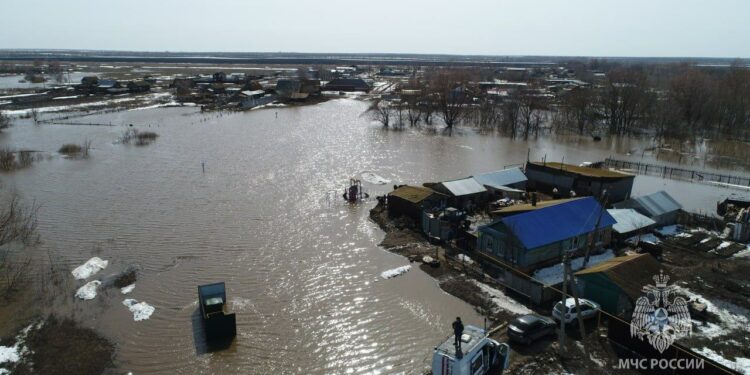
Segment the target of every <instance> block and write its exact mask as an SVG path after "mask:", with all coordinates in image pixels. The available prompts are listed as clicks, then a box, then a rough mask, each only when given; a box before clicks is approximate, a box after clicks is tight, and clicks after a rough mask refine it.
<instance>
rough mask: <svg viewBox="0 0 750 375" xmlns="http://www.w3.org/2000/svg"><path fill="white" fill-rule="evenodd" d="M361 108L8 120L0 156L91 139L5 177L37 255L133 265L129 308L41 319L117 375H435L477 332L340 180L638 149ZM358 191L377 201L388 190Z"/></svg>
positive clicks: (701, 202)
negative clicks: (34, 229) (82, 156)
mask: <svg viewBox="0 0 750 375" xmlns="http://www.w3.org/2000/svg"><path fill="white" fill-rule="evenodd" d="M366 107H367V104H366V103H364V102H361V101H357V100H350V99H339V100H334V101H330V102H326V103H323V104H319V105H315V106H306V107H295V108H271V109H263V110H256V111H252V112H246V113H236V114H216V113H211V114H201V113H200V112H199V111H197V110H196V109H195V108H161V109H148V110H135V111H126V112H117V113H112V114H107V115H92V116H87V117H86V118H87V122H92V123H95V122H102V123H110V122H111V123H113V124H121V126H114V127H96V126H69V125H43V126H34V125H31V124H27V123H20V124H18V125H17V126H15V127H13V128H11V129H9V130H8V131H6V132H4V133H3V134H2V135H0V145H2V146H5V145H12V146H13V147H14V148H25V149H32V150H38V151H46V152H49V153H51V154H52V155H56V154H55V151H56V150H57V149H58V148H59V147H60V146H61V145H62V144H64V143H71V142H73V143H81V142H83V140H84V139H89V140H91V141H92V145H93V147H94V150H93V151H92V156H91V158H89V159H86V160H69V159H64V158H61V157H59V156H54V157H52V158H50V159H47V160H41V161H39V162H37V163H35V164H34V165H33V166H32V167H30V168H28V169H24V170H20V171H17V172H14V173H13V174H5V175H2V176H1V177H0V178H2V183H3V185H4V188H6V189H15V190H17V191H19V192H21V194H22V195H23V197H24V198H25V199H27V200H32V199H33V200H35V201H36V202H38V203H39V204H41V207H42V208H41V210H40V212H39V219H40V223H39V231H40V234H41V238H42V241H43V243H42V245H41V246H40V248H39V249H38V251H40V252H42V253H45V252H50V253H52V254H53V259H57V260H58V261H59V262H61V263H63V264H65V265H66V266H67V267H68V268H69V269H71V270H72V269H73V268H74V267H75V266H77V265H79V264H82V263H83V262H85V261H86V260H87V259H89V258H90V257H92V256H94V255H96V256H99V257H101V258H103V259H107V260H109V261H110V266H109V267H108V268H107V269H106V270H104V271H102V272H100V274H99V275H109V274H111V273H114V272H117V271H118V270H122V269H125V268H126V267H128V266H131V265H135V266H137V267H139V268H140V273H139V278H138V281H137V282H136V287H135V290H134V291H133V292H132V293H130V294H128V295H127V296H124V295H121V294H120V292H119V291H118V290H116V289H105V290H103V291H100V293H99V295H98V296H97V297H96V298H95V299H94V300H91V301H80V300H75V299H74V297H73V295H74V293H75V288H76V287H78V286H79V284H80V285H82V284H83V282H78V283H76V284H75V286H74V287H71V289H70V290H68V291H65V292H66V293H68V294H69V298H68V299H66V301H67V302H66V303H65V304H64V306H56V307H54V308H53V309H57V310H59V311H64V312H65V313H69V314H75V316H76V318H77V319H79V320H82V321H84V324H86V325H88V326H91V327H94V328H96V329H98V330H100V331H101V332H102V333H103V334H104V335H106V336H107V337H109V338H110V339H112V340H113V341H114V342H115V343H116V344H117V348H118V353H117V365H118V366H119V368H120V369H121V370H123V371H125V372H127V371H132V372H133V373H134V374H138V375H140V374H156V373H174V374H212V373H249V374H265V373H278V374H285V373H288V374H292V373H306V374H326V373H356V374H366V373H371V374H377V373H409V374H412V373H421V372H422V371H423V370H424V369H425V368H427V367H428V366H429V359H430V356H431V351H432V348H433V347H435V346H436V345H438V344H439V343H440V341H441V340H442V339H443V338H444V337H445V336H446V335H448V333H449V331H450V323H451V321H452V320H453V319H454V318H455V317H456V316H461V317H462V318H463V320H464V321H466V322H468V323H470V324H477V325H481V324H482V318H481V317H480V316H479V315H478V314H477V313H475V312H474V310H473V308H472V307H471V306H469V305H467V304H466V303H464V302H462V301H460V300H458V299H456V298H454V297H452V296H450V295H448V294H446V293H444V292H442V291H441V290H440V289H439V287H438V286H437V284H436V282H435V281H434V280H433V279H431V278H430V277H429V276H427V275H426V274H424V273H423V272H422V271H420V270H419V269H418V268H416V267H414V268H412V270H411V271H409V272H407V273H406V274H404V275H402V276H399V277H396V278H393V279H389V280H384V279H382V278H381V277H380V273H381V272H383V271H385V270H389V269H392V268H396V267H399V266H403V265H405V264H407V263H408V261H407V260H406V259H405V258H403V257H400V256H397V255H394V254H391V253H388V252H386V251H384V250H382V249H380V248H379V247H378V246H377V244H378V243H379V242H380V241H381V240H382V237H383V233H382V231H381V230H380V229H379V228H378V227H377V226H376V225H375V224H374V223H372V222H371V221H370V220H369V219H368V211H369V209H370V208H371V207H372V206H374V204H375V203H374V202H373V201H370V202H366V203H363V204H358V205H349V204H344V203H342V202H341V199H340V195H341V193H342V191H343V187H344V186H345V184H347V183H348V179H349V178H351V177H361V176H362V174H364V175H365V176H366V177H368V180H371V181H379V180H382V179H387V180H390V181H392V182H393V183H421V182H424V181H439V180H442V179H448V178H457V177H463V176H467V175H471V174H475V173H478V172H485V171H490V170H493V169H498V168H502V167H504V166H507V165H511V164H517V163H522V162H523V161H524V160H526V157H527V152H530V153H531V158H532V159H539V158H541V157H543V156H544V155H545V154H546V155H547V160H560V159H562V157H565V161H569V162H573V163H580V162H583V161H593V160H600V159H602V158H603V157H606V156H609V155H617V154H623V153H625V152H627V151H628V150H632V149H633V148H638V147H642V146H643V141H638V140H621V141H618V142H598V143H594V142H591V141H589V140H587V139H577V140H568V141H566V142H563V143H561V142H557V141H554V140H551V139H539V140H534V141H529V142H521V141H510V140H508V139H507V138H503V137H497V136H486V135H478V134H475V133H474V132H473V131H471V130H462V131H455V132H454V133H453V134H452V135H451V136H447V135H445V134H443V133H442V132H441V131H437V132H429V131H426V130H405V131H389V130H384V129H382V128H381V127H380V126H378V125H377V124H372V123H370V122H369V121H368V120H367V119H366V118H365V117H364V116H362V112H363V111H364V110H365V109H366ZM89 120H90V121H89ZM97 120H102V121H97ZM131 123H132V124H134V125H135V126H136V127H138V128H139V129H142V130H143V129H148V128H149V127H150V129H149V130H152V131H155V132H157V133H158V134H159V135H160V137H159V138H158V139H157V141H156V142H155V143H153V144H151V145H148V146H144V147H139V146H131V145H122V144H116V143H115V142H114V141H115V140H116V139H117V138H118V136H119V135H120V134H121V133H122V132H123V130H124V129H125V127H124V126H122V125H124V124H131ZM529 150H530V151H529ZM204 166H205V171H204V170H203V167H204ZM373 176H376V177H375V178H373ZM636 181H637V183H636V189H635V190H636V192H642V193H645V192H651V191H654V190H658V189H661V188H665V187H666V188H669V191H670V193H674V192H675V191H673V190H678V191H679V194H675V195H676V197H677V198H678V199H688V198H689V202H690V203H689V204H686V206H688V207H689V208H696V209H699V208H701V207H704V208H705V209H708V208H710V207H712V206H713V204H714V201H715V195H716V194H717V190H718V191H719V193H723V191H724V190H725V189H717V188H713V187H708V186H704V185H696V184H687V183H682V182H678V181H667V182H665V181H663V180H660V179H656V178H642V177H640V176H639V177H637V178H636ZM641 181H643V182H641ZM664 184H667V185H664ZM365 185H366V188H367V190H368V191H369V192H370V194H371V195H376V194H382V193H384V192H386V191H388V190H389V189H390V188H391V186H390V185H389V184H385V185H373V184H370V183H365ZM683 203H687V202H683ZM99 275H97V276H99ZM217 281H224V282H226V284H227V289H228V290H227V293H228V299H229V302H230V307H231V309H232V310H233V311H235V312H236V313H237V321H238V327H237V329H238V336H237V338H236V340H235V342H234V344H233V345H232V346H231V347H229V348H228V349H226V350H223V351H215V352H210V351H208V350H207V348H206V346H205V345H204V344H203V340H202V336H201V333H200V329H199V322H198V320H197V308H198V307H197V304H196V299H197V286H198V285H199V284H204V283H211V282H217ZM126 297H127V298H134V299H136V300H138V301H145V302H147V303H149V304H150V305H153V306H154V307H155V308H156V310H155V312H154V314H153V315H152V316H151V317H150V319H148V320H145V321H139V322H135V321H134V320H133V315H132V313H131V312H130V311H128V309H127V308H126V307H125V306H124V305H123V304H122V301H123V300H124V299H125V298H126Z"/></svg>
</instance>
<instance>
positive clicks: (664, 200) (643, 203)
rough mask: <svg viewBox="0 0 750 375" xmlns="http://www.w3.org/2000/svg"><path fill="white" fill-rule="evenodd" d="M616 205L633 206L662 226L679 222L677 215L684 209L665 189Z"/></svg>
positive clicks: (622, 206) (621, 206)
mask: <svg viewBox="0 0 750 375" xmlns="http://www.w3.org/2000/svg"><path fill="white" fill-rule="evenodd" d="M614 206H615V208H632V209H634V210H636V211H638V212H640V213H641V214H643V215H646V216H648V217H650V218H651V219H653V220H654V221H655V222H656V225H657V226H660V227H662V226H665V225H671V224H675V223H677V216H678V215H679V213H680V210H681V209H682V205H680V203H678V202H677V201H676V200H675V199H674V198H672V196H671V195H669V194H668V193H667V192H666V191H663V190H661V191H657V192H656V193H652V194H648V195H643V196H640V197H634V198H631V199H628V200H626V201H624V202H621V203H617V204H615V205H614Z"/></svg>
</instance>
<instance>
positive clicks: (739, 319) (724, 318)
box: [676, 286, 750, 338]
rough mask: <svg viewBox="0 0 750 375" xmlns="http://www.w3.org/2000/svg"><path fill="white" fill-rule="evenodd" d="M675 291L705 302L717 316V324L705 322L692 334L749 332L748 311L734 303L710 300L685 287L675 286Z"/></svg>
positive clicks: (712, 336) (709, 310)
mask: <svg viewBox="0 0 750 375" xmlns="http://www.w3.org/2000/svg"><path fill="white" fill-rule="evenodd" d="M676 291H677V292H678V293H680V294H683V295H685V296H687V297H688V298H690V299H691V300H695V299H697V300H699V301H700V302H701V303H704V304H706V309H707V310H708V312H709V313H711V314H714V315H716V316H717V318H718V321H719V322H720V323H719V324H713V323H707V324H706V325H705V326H698V332H695V331H693V333H694V334H696V335H699V336H704V337H707V338H715V337H720V336H726V335H729V334H730V333H732V332H734V331H746V332H750V327H748V325H749V324H750V319H749V318H748V316H750V311H748V310H747V309H745V308H742V307H740V306H737V305H735V304H732V303H729V302H725V301H719V300H715V301H710V300H708V299H706V298H704V297H703V296H702V295H700V294H697V293H694V292H692V291H690V290H689V289H687V288H684V287H681V286H677V287H676Z"/></svg>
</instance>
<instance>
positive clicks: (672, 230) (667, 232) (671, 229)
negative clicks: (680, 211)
mask: <svg viewBox="0 0 750 375" xmlns="http://www.w3.org/2000/svg"><path fill="white" fill-rule="evenodd" d="M656 231H657V232H659V234H661V235H662V236H665V237H671V236H676V235H678V234H680V233H682V229H680V227H679V226H678V225H667V226H666V227H661V228H658V229H656Z"/></svg>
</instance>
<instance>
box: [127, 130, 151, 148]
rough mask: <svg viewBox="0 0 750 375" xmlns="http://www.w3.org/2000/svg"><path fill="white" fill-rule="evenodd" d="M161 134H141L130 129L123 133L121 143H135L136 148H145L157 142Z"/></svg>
mask: <svg viewBox="0 0 750 375" xmlns="http://www.w3.org/2000/svg"><path fill="white" fill-rule="evenodd" d="M158 137H159V134H156V133H154V132H139V131H138V129H128V130H125V131H124V132H123V133H122V136H121V137H120V141H121V142H122V143H127V144H129V143H134V144H135V145H136V146H145V145H147V144H150V143H151V142H153V141H155V140H156V138H158Z"/></svg>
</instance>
